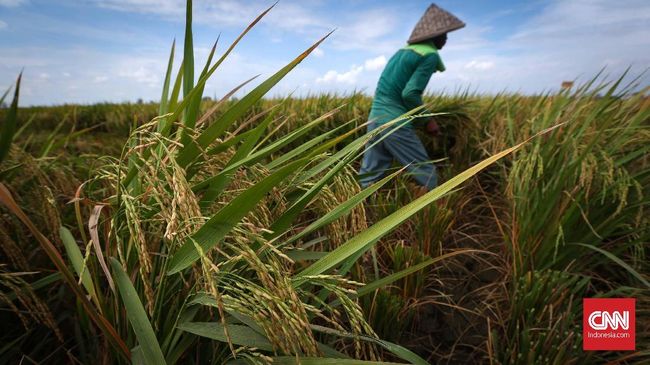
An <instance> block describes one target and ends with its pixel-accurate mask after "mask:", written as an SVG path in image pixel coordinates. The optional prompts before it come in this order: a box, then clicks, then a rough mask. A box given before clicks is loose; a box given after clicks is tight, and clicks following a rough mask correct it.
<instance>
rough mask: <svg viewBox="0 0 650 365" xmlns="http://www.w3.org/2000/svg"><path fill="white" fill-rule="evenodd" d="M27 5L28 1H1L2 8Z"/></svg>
mask: <svg viewBox="0 0 650 365" xmlns="http://www.w3.org/2000/svg"><path fill="white" fill-rule="evenodd" d="M26 3H27V0H0V6H6V7H9V8H13V7H16V6H20V5H23V4H26Z"/></svg>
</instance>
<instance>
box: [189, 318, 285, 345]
mask: <svg viewBox="0 0 650 365" xmlns="http://www.w3.org/2000/svg"><path fill="white" fill-rule="evenodd" d="M177 328H178V329H180V330H183V331H185V332H189V333H192V334H195V335H197V336H201V337H206V338H210V339H213V340H217V341H220V342H225V343H227V342H228V338H230V342H232V343H233V344H235V345H240V346H248V347H256V348H258V349H260V350H265V351H273V345H271V342H269V340H268V339H267V338H266V337H264V336H262V335H261V334H259V333H257V332H255V331H253V330H252V329H250V328H248V327H247V326H241V325H235V324H230V325H228V337H227V336H226V333H225V328H224V326H223V325H222V324H221V323H217V322H189V323H181V324H180V325H178V327H177Z"/></svg>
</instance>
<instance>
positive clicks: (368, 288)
mask: <svg viewBox="0 0 650 365" xmlns="http://www.w3.org/2000/svg"><path fill="white" fill-rule="evenodd" d="M476 252H484V253H485V252H486V251H481V250H471V249H466V250H456V251H454V252H450V253H446V254H444V255H440V256H438V257H432V258H430V259H428V260H425V261H423V262H421V263H419V264H417V265H413V266H411V267H408V268H406V269H404V270H402V271H399V272H396V273H394V274H391V275H388V276H386V277H384V278H381V279H379V280H375V281H373V282H372V283H368V284H366V285H364V286H363V287H361V288H359V289H358V290H357V296H359V297H362V296H364V295H366V294H370V293H372V292H374V291H375V290H377V289H379V288H383V287H384V286H386V285H388V284H391V283H393V282H395V281H397V280H399V279H402V278H404V277H406V276H409V275H411V274H413V273H415V272H418V271H420V270H422V269H424V268H425V267H427V266H429V265H432V264H435V263H436V262H439V261H442V260H445V259H448V258H450V257H454V256H457V255H463V254H468V253H476Z"/></svg>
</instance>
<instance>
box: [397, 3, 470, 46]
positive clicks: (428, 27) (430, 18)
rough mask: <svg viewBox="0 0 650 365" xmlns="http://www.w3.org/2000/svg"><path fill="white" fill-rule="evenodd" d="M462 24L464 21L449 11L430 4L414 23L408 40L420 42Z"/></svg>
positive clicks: (459, 26)
mask: <svg viewBox="0 0 650 365" xmlns="http://www.w3.org/2000/svg"><path fill="white" fill-rule="evenodd" d="M464 26H465V23H463V22H462V21H461V20H460V19H458V18H456V17H455V16H454V15H452V14H451V13H450V12H448V11H447V10H444V9H442V8H440V7H438V5H436V4H431V5H430V6H429V8H428V9H427V11H426V12H425V13H424V15H423V16H422V18H420V21H419V22H418V23H417V24H416V25H415V28H414V29H413V33H411V36H410V37H409V40H408V42H409V43H417V42H422V41H424V40H427V39H431V38H433V37H435V36H439V35H441V34H443V33H448V32H451V31H452V30H456V29H460V28H462V27H464Z"/></svg>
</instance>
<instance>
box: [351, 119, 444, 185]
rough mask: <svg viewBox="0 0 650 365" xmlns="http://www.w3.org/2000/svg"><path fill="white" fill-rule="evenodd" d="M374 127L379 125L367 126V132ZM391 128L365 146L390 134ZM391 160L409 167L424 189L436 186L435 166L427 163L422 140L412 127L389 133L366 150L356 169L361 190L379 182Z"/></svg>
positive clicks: (409, 170)
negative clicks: (358, 167)
mask: <svg viewBox="0 0 650 365" xmlns="http://www.w3.org/2000/svg"><path fill="white" fill-rule="evenodd" d="M377 127H379V125H376V124H375V123H371V124H369V125H368V132H370V131H372V130H373V129H375V128H377ZM392 128H394V127H389V128H386V129H385V130H384V131H382V132H381V133H380V134H378V135H377V136H375V137H374V138H373V139H372V140H371V141H370V142H369V143H368V145H367V146H371V145H372V144H373V143H375V142H376V141H377V140H379V139H380V138H381V137H382V136H384V135H385V134H387V133H388V132H389V131H391V129H392ZM394 160H395V161H397V162H398V163H399V164H400V165H402V166H405V165H409V166H408V167H407V168H406V169H407V171H408V173H409V174H410V175H412V176H413V178H414V179H415V181H417V183H418V184H420V185H422V186H425V187H427V188H428V189H429V190H431V189H433V188H435V187H436V186H437V185H438V178H437V176H436V166H435V165H434V164H433V163H432V162H431V161H430V159H429V155H428V154H427V151H426V150H425V149H424V146H423V145H422V141H420V138H419V137H418V136H417V134H415V131H414V130H413V129H412V128H410V127H409V126H404V127H401V128H398V129H397V130H393V131H391V133H390V134H389V135H388V136H386V137H385V138H384V139H383V140H381V141H380V142H379V143H377V144H375V145H374V146H373V147H371V148H367V149H366V151H365V152H364V154H363V161H362V162H361V169H360V170H359V175H360V176H361V177H360V179H359V182H360V184H361V186H362V187H364V188H365V187H367V186H368V185H371V184H372V183H374V182H375V181H377V180H380V179H381V178H382V176H383V175H384V173H385V172H386V170H388V169H390V167H391V164H392V163H393V161H394Z"/></svg>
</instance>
